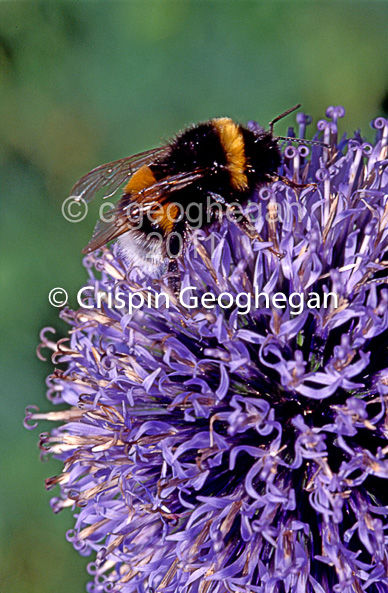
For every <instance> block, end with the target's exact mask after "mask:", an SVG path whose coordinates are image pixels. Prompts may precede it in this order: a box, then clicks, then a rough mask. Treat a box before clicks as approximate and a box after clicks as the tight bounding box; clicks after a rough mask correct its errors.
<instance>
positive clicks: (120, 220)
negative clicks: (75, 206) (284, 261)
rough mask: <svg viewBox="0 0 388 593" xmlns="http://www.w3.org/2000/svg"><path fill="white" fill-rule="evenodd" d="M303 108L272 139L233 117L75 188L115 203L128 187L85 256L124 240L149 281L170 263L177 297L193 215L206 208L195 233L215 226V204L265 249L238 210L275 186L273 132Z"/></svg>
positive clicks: (112, 166)
mask: <svg viewBox="0 0 388 593" xmlns="http://www.w3.org/2000/svg"><path fill="white" fill-rule="evenodd" d="M298 107H300V105H296V106H295V107H293V108H292V109H289V110H288V111H286V112H284V113H283V114H281V115H280V116H278V117H277V118H276V119H274V120H273V121H272V122H271V123H270V124H269V130H268V131H265V130H263V129H261V128H260V129H257V130H256V131H253V130H252V129H249V128H248V127H244V126H242V125H240V124H238V123H235V122H234V121H233V120H232V119H229V118H227V117H222V118H216V119H211V120H210V121H208V122H205V123H200V124H198V125H194V126H192V127H191V128H188V129H186V130H184V131H182V132H181V133H180V134H178V135H177V136H176V137H175V139H173V140H172V141H171V142H170V143H169V144H167V145H165V146H161V147H160V148H156V149H152V150H149V151H146V152H142V153H140V154H137V155H134V156H130V157H126V158H123V159H120V160H118V161H114V162H111V163H107V164H105V165H101V166H99V167H97V168H96V169H93V170H92V171H90V172H89V173H88V174H86V175H85V176H84V177H82V178H81V179H80V180H79V181H78V182H77V183H76V184H75V186H74V187H73V189H72V196H73V197H75V198H76V199H79V200H85V201H86V202H88V201H89V200H91V199H92V198H93V197H94V195H95V194H96V193H97V192H98V191H99V190H101V189H105V190H106V191H105V196H104V197H110V196H112V195H114V194H115V193H116V191H117V190H118V189H119V188H121V187H122V186H123V194H122V197H121V198H120V200H119V201H118V203H117V204H116V206H115V207H114V209H113V210H112V211H111V212H110V213H109V221H101V220H100V221H98V223H97V225H96V228H95V230H94V234H93V236H92V238H91V240H90V241H89V243H88V244H87V246H86V247H85V248H84V249H83V251H82V252H83V253H90V252H92V251H94V250H95V249H98V248H99V247H101V246H102V245H105V244H106V243H108V242H109V241H111V240H113V239H116V238H118V239H119V242H120V247H121V252H122V254H123V256H124V259H126V260H127V262H128V263H129V264H131V265H136V266H139V267H140V268H141V269H142V270H143V271H145V272H146V273H147V274H149V275H153V276H156V275H158V273H160V270H161V269H163V268H164V267H165V264H166V263H168V272H169V274H168V276H169V277H170V278H171V277H174V278H175V279H174V280H172V281H170V280H169V284H170V286H171V287H172V288H173V289H174V290H175V291H176V290H177V288H178V287H179V281H178V280H177V277H179V274H178V265H177V261H176V259H177V257H178V256H179V255H180V254H181V252H182V249H183V248H184V246H185V244H186V243H187V241H188V238H189V237H190V221H189V216H188V212H189V209H190V207H191V206H192V205H193V204H195V205H197V206H202V217H201V220H199V221H198V222H197V225H196V228H204V227H206V226H208V224H209V223H210V222H212V217H210V218H209V216H205V214H208V213H209V197H210V198H211V200H212V202H213V203H218V205H220V206H221V208H222V209H223V210H224V211H228V213H229V214H230V215H231V219H232V220H233V221H235V222H236V224H237V225H238V226H239V227H240V228H242V230H243V231H244V232H245V233H247V234H248V235H249V236H250V237H251V238H257V239H259V240H261V241H262V240H263V239H262V238H261V237H260V235H259V234H258V232H257V231H256V229H255V227H254V226H253V224H252V223H251V222H250V221H249V220H248V219H247V218H246V217H245V216H244V215H243V214H242V211H241V210H240V211H239V212H238V216H237V215H236V205H238V204H244V203H245V202H246V201H247V200H248V199H249V198H250V197H252V195H253V194H254V192H255V190H256V189H257V188H258V187H260V186H261V185H263V184H266V183H268V182H271V181H273V179H274V178H276V177H274V176H275V175H276V173H277V170H278V168H279V165H280V164H281V153H280V148H279V145H278V140H279V139H280V138H282V139H286V138H284V137H279V136H277V137H275V136H274V134H273V125H274V123H275V122H276V121H278V120H279V119H281V118H282V117H284V116H285V115H287V114H288V113H291V112H292V111H294V110H295V109H297V108H298ZM290 140H295V139H293V138H290ZM296 141H299V142H302V141H301V140H296ZM304 142H306V141H304V140H303V143H304ZM307 142H308V141H307ZM316 143H317V144H321V143H319V142H316ZM217 212H218V213H219V210H217ZM191 228H192V226H191ZM270 249H271V251H273V252H274V253H276V255H277V256H279V254H278V253H277V252H276V251H275V250H274V249H272V248H270Z"/></svg>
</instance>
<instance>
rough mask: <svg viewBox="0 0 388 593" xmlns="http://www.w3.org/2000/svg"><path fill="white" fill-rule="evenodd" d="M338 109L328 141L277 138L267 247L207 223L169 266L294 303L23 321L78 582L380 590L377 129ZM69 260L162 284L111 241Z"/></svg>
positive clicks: (383, 179) (263, 195)
mask: <svg viewBox="0 0 388 593" xmlns="http://www.w3.org/2000/svg"><path fill="white" fill-rule="evenodd" d="M343 115H344V110H343V109H342V108H341V107H330V108H329V109H328V110H327V119H324V120H321V121H319V122H318V131H319V132H322V134H321V136H320V137H321V139H323V141H324V142H326V143H328V144H330V148H329V149H328V148H325V147H322V146H314V147H312V149H311V151H310V150H309V149H308V148H307V147H306V146H300V147H298V148H294V147H292V146H290V145H288V146H286V147H285V149H284V162H283V165H282V168H281V170H280V171H279V174H280V175H282V176H283V177H284V178H285V179H284V180H283V181H277V182H275V183H273V184H271V185H270V186H268V187H264V188H261V189H260V190H259V191H258V196H257V202H256V206H257V207H261V208H263V210H262V212H263V213H264V214H265V215H263V216H261V217H258V218H257V220H256V227H257V230H258V231H259V232H260V233H261V234H262V237H263V238H264V239H266V240H268V241H271V242H272V244H273V245H274V246H276V249H279V250H280V251H282V252H284V253H285V255H284V257H283V259H281V260H279V259H277V258H276V257H274V255H273V253H272V252H271V251H269V250H268V249H266V247H267V246H268V245H269V243H268V242H259V241H256V240H255V241H252V240H251V239H249V238H248V237H247V236H246V235H245V234H244V233H242V232H241V231H240V230H239V229H238V228H237V227H236V226H235V225H234V224H233V223H231V222H228V220H226V219H224V220H223V222H222V224H221V225H218V226H216V227H215V228H214V229H213V235H212V236H213V237H216V247H215V249H211V248H210V244H209V242H208V239H206V240H205V241H203V242H202V243H201V245H202V247H201V249H200V250H198V249H196V246H195V245H194V244H191V245H190V246H189V247H188V249H187V251H186V252H185V254H184V257H183V261H182V270H181V271H182V278H183V282H182V287H184V288H185V287H189V286H192V287H196V288H197V289H198V294H199V295H201V294H203V293H205V292H208V291H210V292H211V293H213V294H215V295H219V294H220V293H222V292H228V293H230V294H232V295H234V296H236V295H238V294H239V293H241V292H244V293H247V294H252V295H253V294H254V293H255V290H258V291H259V292H260V293H261V292H265V293H267V294H270V295H273V294H275V293H278V292H282V293H284V294H285V295H291V294H292V293H298V294H302V295H303V296H304V297H305V300H304V303H303V306H302V307H301V310H300V311H299V310H298V311H296V310H295V308H293V306H292V303H290V302H287V303H285V305H284V307H283V308H278V307H276V306H274V305H273V303H270V304H269V305H268V304H267V303H265V304H264V306H260V307H259V308H255V307H252V308H251V310H250V311H247V312H246V314H245V315H242V314H241V310H242V307H241V306H240V309H239V308H238V307H237V306H234V307H230V308H224V307H223V306H221V305H220V304H217V305H216V306H215V307H213V308H211V309H210V308H206V307H205V306H199V307H196V308H194V309H188V308H186V307H184V306H183V305H182V304H180V302H179V301H178V300H176V299H174V297H172V300H171V304H170V306H169V307H167V306H164V307H163V306H159V307H156V306H153V305H152V304H151V306H145V307H142V308H141V309H138V310H135V311H132V312H131V311H130V310H129V309H128V308H118V307H115V306H108V303H107V302H105V303H103V304H102V307H101V308H97V307H95V306H92V305H87V303H86V302H85V306H84V307H81V308H80V309H79V310H78V311H72V310H69V309H67V308H66V309H64V310H63V311H62V312H61V317H62V318H63V319H65V320H66V321H67V322H68V323H69V325H70V326H71V329H70V331H69V337H68V338H66V339H61V340H59V341H58V342H57V343H55V342H54V341H52V340H51V339H50V336H49V335H48V332H49V330H50V331H51V328H48V330H45V331H43V332H42V344H41V346H42V347H46V348H49V349H51V350H53V351H54V353H53V356H52V358H53V361H54V363H55V364H57V363H58V364H60V367H58V368H56V369H55V371H54V373H53V374H52V375H51V376H50V377H49V379H48V386H49V390H48V398H49V400H50V402H51V403H53V404H55V405H56V404H66V408H65V409H64V410H61V411H51V412H47V413H40V412H39V410H37V409H36V408H35V407H33V406H31V407H29V408H28V409H27V413H26V424H27V426H28V427H34V426H36V424H37V421H38V420H41V419H45V420H52V421H55V422H57V423H59V425H58V426H57V427H56V428H54V429H53V430H52V431H51V432H50V433H45V434H43V435H41V438H40V447H41V449H42V451H43V452H44V453H46V454H50V455H52V456H54V457H56V458H57V459H60V460H61V461H62V462H63V470H62V472H61V473H60V475H58V476H55V477H53V478H50V479H48V480H47V481H46V487H47V489H51V488H52V487H54V486H55V485H59V487H60V495H59V496H58V497H55V498H53V499H52V501H51V504H52V508H53V510H54V512H59V511H61V510H62V509H64V508H65V507H70V508H72V509H73V510H75V526H74V529H72V530H71V531H70V532H69V533H68V534H67V538H68V540H69V541H71V542H72V544H73V545H74V547H75V548H76V549H77V550H78V551H79V552H80V554H82V555H89V554H91V553H94V554H95V560H94V561H92V562H91V563H90V564H89V567H88V570H89V572H90V574H91V575H92V577H93V578H92V581H91V582H90V583H89V585H88V587H87V591H88V592H89V593H92V592H93V593H103V592H108V591H115V592H122V593H146V592H148V593H152V592H155V593H156V592H160V593H162V592H163V593H174V592H179V593H186V592H187V593H224V592H225V591H228V592H241V593H254V592H257V593H302V592H303V593H305V592H307V593H328V592H341V593H361V592H368V593H384V592H386V591H387V590H388V573H387V567H388V557H387V532H386V529H387V516H388V500H387V494H386V492H387V483H386V480H387V478H388V460H387V455H388V445H387V431H388V427H387V409H386V408H387V396H388V356H387V353H388V331H387V330H388V287H387V282H388V273H387V269H388V251H387V246H388V201H387V193H384V192H387V186H388V175H387V172H386V170H385V169H384V167H385V165H386V164H387V138H388V122H387V121H386V120H384V119H382V118H378V119H376V120H375V121H374V122H373V124H372V125H373V127H374V128H375V129H376V133H377V135H376V141H375V142H374V143H373V144H369V143H367V142H364V140H363V139H362V137H361V135H360V133H358V132H357V133H356V134H355V135H354V137H353V138H352V139H351V140H347V139H346V137H343V138H342V139H338V137H337V134H338V128H337V120H338V118H340V117H342V116H343ZM297 121H298V123H299V128H300V129H299V137H304V133H305V129H306V126H307V125H308V123H309V119H308V118H307V117H306V116H305V115H303V114H300V115H298V119H297ZM252 125H253V124H252ZM319 132H318V133H319ZM291 133H292V131H291ZM318 133H317V135H316V137H318ZM310 152H311V154H309V153H310ZM287 179H289V180H292V181H293V183H294V185H293V186H292V184H291V186H290V185H289V184H287V182H286V180H287ZM295 183H298V184H301V185H302V187H299V188H297V187H295ZM252 207H253V205H252V204H250V205H249V206H248V207H247V210H248V211H249V210H250V209H252ZM213 246H214V243H213ZM85 267H86V269H87V270H88V273H89V281H88V285H87V286H89V287H90V289H91V290H90V292H89V293H88V294H89V295H90V294H92V293H93V291H94V290H95V291H99V292H104V293H105V294H108V293H112V291H114V290H116V289H118V288H119V289H120V290H121V291H122V292H123V293H124V294H125V295H127V296H128V295H132V294H133V292H134V291H142V294H148V295H149V294H152V295H153V298H155V297H156V295H157V294H158V292H160V290H161V289H162V288H163V287H164V288H166V287H165V286H164V285H163V279H161V280H160V281H159V284H154V285H153V286H152V287H148V286H149V279H147V278H145V277H144V276H143V275H142V272H141V270H138V269H134V268H133V269H129V270H128V269H126V268H125V265H124V264H123V262H122V261H121V259H120V252H119V251H118V248H117V246H115V245H114V246H113V247H112V248H110V249H108V248H104V249H102V250H101V251H100V252H98V253H97V254H92V255H90V256H88V257H86V258H85ZM311 293H315V294H317V295H319V297H320V300H321V302H320V303H318V302H317V306H315V307H309V306H307V304H306V301H307V299H308V298H309V297H308V295H309V294H311ZM329 293H334V294H335V295H337V296H338V302H337V303H336V306H334V304H333V302H332V301H330V304H329V305H328V306H326V307H325V306H323V303H322V300H323V297H324V296H325V295H328V294H329ZM315 298H317V297H315ZM87 302H89V301H87ZM267 305H268V306H267ZM89 306H90V307H91V308H88V307H89Z"/></svg>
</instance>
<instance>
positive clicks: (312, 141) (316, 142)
mask: <svg viewBox="0 0 388 593" xmlns="http://www.w3.org/2000/svg"><path fill="white" fill-rule="evenodd" d="M275 137H276V140H289V141H290V142H297V143H298V144H316V145H317V146H324V147H325V148H330V144H326V143H325V142H319V140H304V139H303V138H292V137H291V136H275Z"/></svg>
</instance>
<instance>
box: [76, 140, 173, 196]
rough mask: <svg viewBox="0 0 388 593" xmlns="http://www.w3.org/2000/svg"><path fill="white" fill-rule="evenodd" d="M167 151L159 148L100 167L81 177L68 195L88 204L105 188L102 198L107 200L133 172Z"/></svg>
mask: <svg viewBox="0 0 388 593" xmlns="http://www.w3.org/2000/svg"><path fill="white" fill-rule="evenodd" d="M168 149H169V148H168V146H167V145H166V146H161V147H160V148H153V149H151V150H146V151H145V152H140V153H138V154H134V155H133V156H128V157H125V158H123V159H119V160H118V161H112V162H111V163H106V164H105V165H100V166H99V167H96V168H95V169H93V170H92V171H89V173H86V175H84V176H83V177H81V179H79V180H78V181H77V183H76V184H75V185H74V187H73V188H72V190H71V194H70V195H71V196H74V197H75V198H80V199H82V200H85V202H89V201H90V200H92V199H93V198H94V196H95V194H96V193H97V192H98V191H99V190H100V189H102V188H107V193H106V194H105V195H104V196H103V197H104V198H109V197H111V196H113V195H114V194H115V193H116V191H117V190H118V189H119V187H120V186H121V185H123V184H124V183H125V182H126V181H128V180H129V178H130V177H131V176H132V175H133V174H134V173H135V171H137V170H138V169H140V167H142V166H143V165H147V164H149V163H151V162H153V161H154V160H155V158H156V157H160V156H161V155H162V154H163V153H165V152H166V151H167V150H168Z"/></svg>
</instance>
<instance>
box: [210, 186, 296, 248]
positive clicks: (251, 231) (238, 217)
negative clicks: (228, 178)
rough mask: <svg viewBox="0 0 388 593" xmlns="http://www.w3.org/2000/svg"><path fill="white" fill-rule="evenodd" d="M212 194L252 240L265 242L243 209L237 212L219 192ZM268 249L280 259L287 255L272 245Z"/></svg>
mask: <svg viewBox="0 0 388 593" xmlns="http://www.w3.org/2000/svg"><path fill="white" fill-rule="evenodd" d="M210 196H211V197H212V198H213V200H214V201H215V202H218V203H219V204H222V205H223V206H224V208H225V210H226V211H227V212H228V214H229V217H230V219H231V220H232V221H233V222H234V224H235V225H236V226H237V227H238V228H239V229H240V230H242V231H243V232H244V233H245V234H246V235H247V236H248V237H249V238H250V239H252V240H253V239H257V240H258V241H261V242H262V243H264V242H265V240H264V239H263V237H262V236H261V235H260V233H258V232H257V230H256V228H255V227H254V226H253V224H252V223H251V221H250V220H249V219H248V218H247V217H246V216H245V214H243V213H242V210H241V209H239V210H238V211H237V212H236V210H237V208H236V206H231V205H230V204H228V203H227V202H226V201H225V199H224V198H223V197H222V196H220V195H219V194H214V193H211V194H210ZM268 250H269V251H270V252H271V253H273V254H274V255H276V257H277V258H278V259H279V260H280V259H283V257H284V256H285V255H286V254H285V253H280V252H279V251H276V249H273V248H272V247H268Z"/></svg>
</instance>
